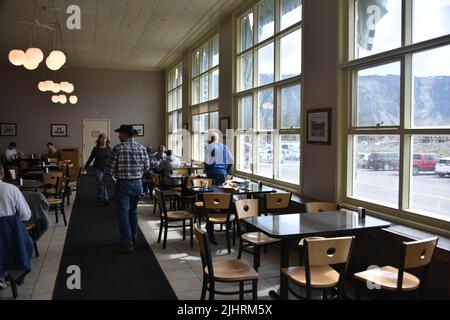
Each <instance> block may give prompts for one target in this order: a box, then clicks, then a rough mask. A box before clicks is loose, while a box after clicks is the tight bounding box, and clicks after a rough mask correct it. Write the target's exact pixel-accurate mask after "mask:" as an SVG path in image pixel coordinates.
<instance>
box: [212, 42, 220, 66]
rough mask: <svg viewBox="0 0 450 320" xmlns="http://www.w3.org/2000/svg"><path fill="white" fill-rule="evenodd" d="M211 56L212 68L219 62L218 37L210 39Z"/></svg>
mask: <svg viewBox="0 0 450 320" xmlns="http://www.w3.org/2000/svg"><path fill="white" fill-rule="evenodd" d="M211 56H212V61H211V68H213V67H215V66H217V65H218V64H219V37H215V38H214V39H213V40H212V41H211Z"/></svg>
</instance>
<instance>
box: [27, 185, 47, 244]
mask: <svg viewBox="0 0 450 320" xmlns="http://www.w3.org/2000/svg"><path fill="white" fill-rule="evenodd" d="M22 194H23V196H24V197H25V200H26V201H27V203H28V206H29V207H30V209H31V219H30V220H29V221H27V223H31V224H32V225H33V239H34V240H36V241H38V240H39V239H40V238H41V237H42V235H43V234H44V233H45V232H46V231H47V230H48V229H49V228H50V226H51V225H52V222H51V220H50V218H49V217H48V208H49V205H48V201H47V199H46V198H45V196H44V195H43V194H42V193H40V192H33V191H23V192H22Z"/></svg>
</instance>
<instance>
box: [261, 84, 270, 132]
mask: <svg viewBox="0 0 450 320" xmlns="http://www.w3.org/2000/svg"><path fill="white" fill-rule="evenodd" d="M272 129H273V89H266V90H262V91H260V92H258V130H272Z"/></svg>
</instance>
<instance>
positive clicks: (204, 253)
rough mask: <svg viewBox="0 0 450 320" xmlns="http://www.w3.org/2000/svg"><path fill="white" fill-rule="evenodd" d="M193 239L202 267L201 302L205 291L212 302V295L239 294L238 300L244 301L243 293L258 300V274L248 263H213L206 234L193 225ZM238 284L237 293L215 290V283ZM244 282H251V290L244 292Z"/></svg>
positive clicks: (235, 261) (225, 261) (228, 261)
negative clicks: (195, 239) (249, 294)
mask: <svg viewBox="0 0 450 320" xmlns="http://www.w3.org/2000/svg"><path fill="white" fill-rule="evenodd" d="M194 230H195V237H196V238H197V243H198V248H199V250H200V256H201V259H202V266H203V268H202V269H203V286H202V293H201V297H200V299H201V300H205V297H206V291H209V300H214V295H215V294H216V293H217V294H221V295H234V294H239V299H240V300H244V294H245V293H249V292H251V293H252V299H253V300H257V299H258V278H259V274H258V272H256V271H255V270H254V269H253V268H252V267H251V266H250V265H249V264H248V263H246V262H245V261H243V260H223V261H217V262H213V261H212V258H211V252H210V249H209V242H208V237H207V235H206V232H205V231H203V230H201V229H200V228H199V227H198V226H197V225H194ZM216 281H217V282H228V283H229V282H238V283H239V291H227V292H224V291H218V290H216V289H215V282H216ZM246 281H251V282H252V290H245V289H244V284H245V282H246Z"/></svg>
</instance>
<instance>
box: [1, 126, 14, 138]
mask: <svg viewBox="0 0 450 320" xmlns="http://www.w3.org/2000/svg"><path fill="white" fill-rule="evenodd" d="M0 136H10V137H15V136H17V124H15V123H0Z"/></svg>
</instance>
